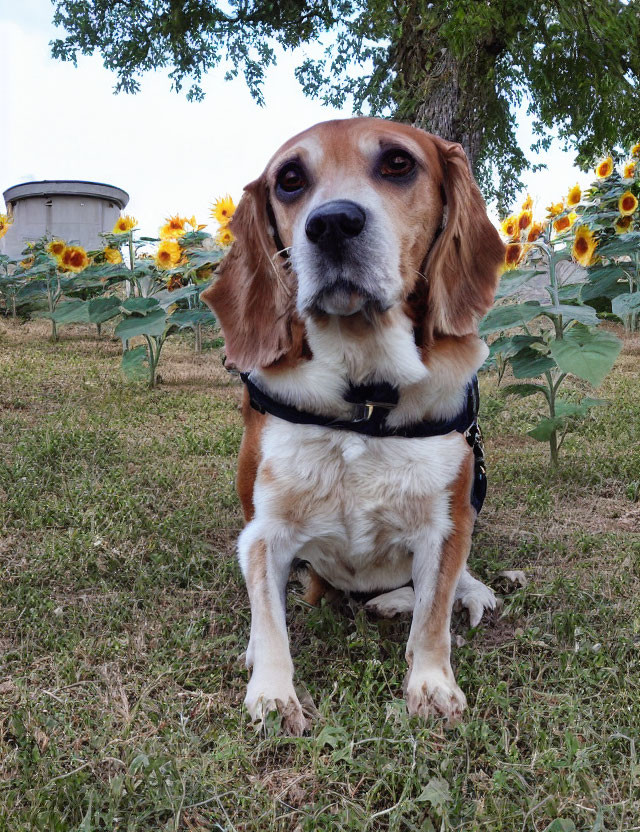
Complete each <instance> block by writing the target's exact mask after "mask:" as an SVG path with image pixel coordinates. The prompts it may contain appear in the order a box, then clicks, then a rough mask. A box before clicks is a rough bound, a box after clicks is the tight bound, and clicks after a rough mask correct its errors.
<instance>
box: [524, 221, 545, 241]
mask: <svg viewBox="0 0 640 832" xmlns="http://www.w3.org/2000/svg"><path fill="white" fill-rule="evenodd" d="M543 231H544V223H543V222H534V223H533V225H532V226H531V228H530V229H529V233H528V234H527V242H528V243H533V242H535V241H536V240H537V239H538V237H539V236H540V235H541V234H542V232H543Z"/></svg>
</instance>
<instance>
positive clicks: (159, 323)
mask: <svg viewBox="0 0 640 832" xmlns="http://www.w3.org/2000/svg"><path fill="white" fill-rule="evenodd" d="M136 300H145V298H136ZM166 325H167V313H166V312H165V311H164V309H160V308H158V309H156V310H155V311H153V312H149V314H148V315H144V316H141V315H131V316H130V317H128V318H124V319H123V320H121V321H120V323H119V324H118V326H117V327H116V328H115V335H117V336H118V338H122V340H123V341H128V340H129V339H130V338H135V337H136V335H149V336H151V337H152V338H161V337H162V335H163V334H164V330H165V327H166Z"/></svg>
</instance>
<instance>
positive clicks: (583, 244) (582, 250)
mask: <svg viewBox="0 0 640 832" xmlns="http://www.w3.org/2000/svg"><path fill="white" fill-rule="evenodd" d="M588 250H589V243H588V242H587V241H586V239H585V238H584V237H578V239H577V240H576V251H577V252H578V254H580V255H583V254H586V253H587V251H588Z"/></svg>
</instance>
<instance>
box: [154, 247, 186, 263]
mask: <svg viewBox="0 0 640 832" xmlns="http://www.w3.org/2000/svg"><path fill="white" fill-rule="evenodd" d="M181 259H182V249H181V248H180V243H178V242H177V241H176V240H163V241H162V242H161V243H160V245H159V246H158V250H157V251H156V256H155V261H156V266H157V267H158V268H159V269H173V268H174V266H177V265H178V263H179V262H180V260H181Z"/></svg>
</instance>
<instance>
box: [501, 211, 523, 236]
mask: <svg viewBox="0 0 640 832" xmlns="http://www.w3.org/2000/svg"><path fill="white" fill-rule="evenodd" d="M500 229H501V230H502V233H503V234H504V236H505V237H509V238H510V239H511V240H517V239H518V238H519V237H520V226H519V224H518V215H517V214H512V215H511V216H510V217H507V218H506V220H503V221H502V223H501V225H500Z"/></svg>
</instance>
